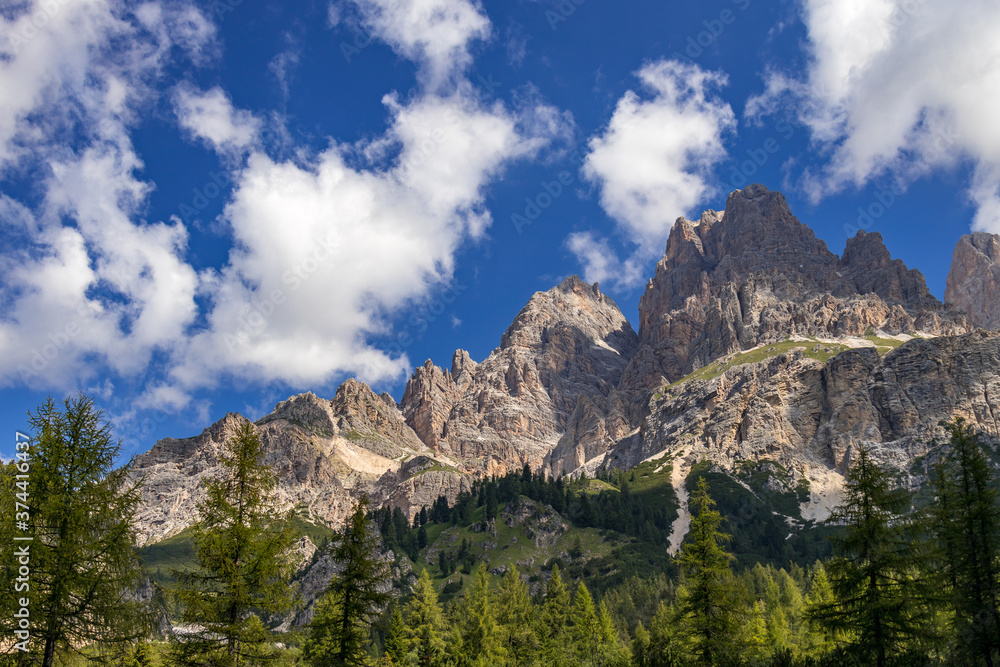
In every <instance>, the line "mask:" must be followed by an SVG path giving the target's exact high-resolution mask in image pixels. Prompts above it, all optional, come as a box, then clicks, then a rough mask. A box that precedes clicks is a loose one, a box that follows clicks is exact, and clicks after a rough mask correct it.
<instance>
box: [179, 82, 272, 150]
mask: <svg viewBox="0 0 1000 667" xmlns="http://www.w3.org/2000/svg"><path fill="white" fill-rule="evenodd" d="M174 107H175V109H176V111H177V120H178V121H179V122H180V124H181V127H183V128H184V129H186V130H188V131H189V132H191V134H192V135H194V136H195V137H197V138H199V139H203V140H205V141H207V142H208V143H210V144H211V145H212V147H213V148H214V149H215V150H217V151H220V152H223V153H227V152H233V151H238V150H241V149H244V148H247V147H248V146H250V144H252V143H253V142H254V141H256V140H257V136H258V133H259V132H260V129H261V122H260V120H259V119H257V118H255V117H254V116H253V114H251V113H250V112H248V111H244V110H236V109H233V103H232V101H231V100H230V99H229V96H228V95H226V93H225V92H224V91H223V90H222V89H221V88H219V87H215V88H212V89H211V90H208V91H204V92H202V91H198V90H195V89H193V88H191V87H190V86H181V87H178V88H177V90H176V92H175V94H174Z"/></svg>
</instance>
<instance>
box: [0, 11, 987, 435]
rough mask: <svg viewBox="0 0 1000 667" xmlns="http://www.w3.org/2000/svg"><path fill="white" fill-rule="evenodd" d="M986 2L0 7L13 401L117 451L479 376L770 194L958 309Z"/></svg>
mask: <svg viewBox="0 0 1000 667" xmlns="http://www.w3.org/2000/svg"><path fill="white" fill-rule="evenodd" d="M997 34H1000V6H998V5H996V4H995V3H992V2H977V1H969V2H965V3H962V4H961V5H960V6H957V5H947V6H945V5H943V4H942V3H933V2H931V1H930V0H881V1H872V0H865V1H860V0H836V1H834V0H797V1H792V0H788V1H784V2H773V3H764V2H762V1H760V0H710V1H708V2H698V3H693V2H691V3H663V2H645V1H634V2H629V3H612V2H605V1H602V0H561V1H552V0H537V1H531V0H521V1H517V2H511V1H507V2H499V1H482V2H476V1H474V0H335V1H333V2H297V3H274V2H264V1H263V0H218V1H216V2H214V3H207V2H202V3H193V4H192V3H187V2H184V1H182V0H176V1H175V0H154V1H150V2H145V3H124V2H117V1H115V0H43V1H40V2H36V1H23V2H16V3H7V4H6V5H4V7H3V8H2V9H0V91H2V94H0V225H2V228H3V234H4V241H5V242H4V244H3V248H2V252H3V254H4V260H5V270H4V273H3V275H2V277H0V298H2V299H3V305H4V308H3V313H2V315H0V350H2V353H0V392H2V394H0V398H2V399H3V400H2V402H0V405H2V408H0V417H2V423H3V424H6V427H7V429H8V433H9V437H8V438H6V440H2V441H0V454H5V455H9V453H10V452H11V451H13V443H14V431H15V429H18V428H24V425H25V413H26V412H27V411H28V410H33V409H34V408H35V407H36V406H37V405H38V404H39V403H40V402H41V401H42V400H43V399H44V397H45V396H47V395H53V396H55V397H57V398H59V397H63V396H65V395H67V394H68V393H70V392H73V391H85V392H88V393H90V394H92V395H93V396H94V397H95V398H96V400H97V403H98V405H99V407H101V408H103V409H104V410H105V411H106V413H107V415H108V416H109V417H111V418H112V419H113V420H114V423H115V426H116V429H117V432H118V434H119V436H120V437H121V438H122V439H123V441H124V444H125V453H126V454H130V453H137V452H141V451H144V450H146V449H148V448H149V447H150V446H151V445H152V444H153V443H154V442H155V440H156V439H157V438H160V437H164V436H173V437H186V436H189V435H194V434H196V433H198V432H200V430H201V429H202V428H204V427H205V426H207V425H209V424H210V423H211V422H213V421H215V420H217V419H218V418H220V417H221V416H222V415H224V414H225V413H226V412H228V411H237V412H242V413H244V414H247V415H248V416H251V417H253V418H257V417H260V416H262V415H263V414H265V413H266V412H268V411H269V410H270V409H271V407H273V405H274V404H275V403H276V402H277V401H279V400H283V399H284V398H287V397H288V396H290V395H293V394H296V393H299V392H302V391H307V390H312V391H314V392H315V393H317V394H318V395H321V396H332V395H333V393H334V392H335V390H336V387H337V386H338V385H339V384H340V382H342V381H343V380H344V379H346V378H347V377H351V376H355V377H359V378H361V379H363V380H366V381H368V382H369V383H370V384H371V385H372V386H373V387H374V388H375V389H376V390H377V391H388V392H390V393H391V394H392V395H393V396H395V397H396V398H397V399H398V398H400V396H401V395H402V390H403V387H404V386H405V382H406V378H407V377H408V376H409V372H410V370H411V368H412V367H413V366H414V365H418V364H421V363H423V361H424V360H425V359H428V358H430V359H432V360H433V361H434V362H435V363H436V364H438V365H444V366H447V365H448V364H449V363H450V359H451V353H452V352H453V350H454V349H456V348H459V347H461V348H465V349H468V350H469V352H470V353H471V355H472V357H473V358H474V359H477V360H479V359H482V358H484V357H485V356H486V355H488V354H489V353H490V351H491V350H492V349H493V348H494V347H496V346H497V345H498V344H499V340H500V334H501V333H502V332H503V331H504V329H505V328H506V327H507V326H508V325H509V323H510V322H511V320H512V319H513V317H514V316H515V315H516V313H517V312H518V310H519V309H520V308H521V307H522V306H523V305H524V304H525V303H526V302H527V300H528V299H529V298H530V297H531V295H532V294H533V293H534V292H535V291H538V290H545V289H548V288H550V287H552V286H553V285H555V284H556V283H558V282H559V281H560V280H561V279H562V278H563V277H565V276H567V275H570V274H573V273H576V274H580V275H582V276H584V277H585V278H586V279H587V280H590V281H595V280H596V281H600V283H601V286H602V289H603V290H604V291H605V292H606V293H608V294H610V295H612V296H613V297H614V298H615V299H616V301H617V302H618V304H619V306H621V308H622V310H623V312H624V313H625V315H626V317H628V318H629V319H630V320H631V321H632V322H633V324H635V322H636V321H637V305H638V300H639V297H640V295H641V293H642V290H643V288H644V286H645V282H646V280H647V279H648V277H649V276H651V275H652V272H653V268H654V266H655V263H656V260H657V259H658V258H659V256H660V255H661V253H662V250H663V245H664V243H665V240H666V236H667V233H668V232H669V229H670V226H671V224H672V222H673V220H674V219H675V218H677V217H678V216H680V215H686V216H688V217H697V216H698V215H700V213H701V211H702V210H704V209H706V208H714V209H721V208H723V207H724V203H725V198H726V195H727V194H728V192H729V191H731V190H733V189H735V188H737V187H740V186H742V185H744V184H746V183H751V182H761V183H764V184H765V185H767V186H768V187H770V188H771V189H778V190H781V191H783V192H784V193H785V195H786V197H787V198H788V200H789V203H790V204H791V206H792V210H793V211H794V212H795V213H796V214H797V215H798V217H799V218H800V219H801V220H802V221H803V222H805V223H806V224H808V225H810V226H811V227H812V228H813V229H814V230H815V231H816V233H817V235H818V236H819V237H820V238H822V239H824V240H825V241H826V242H827V245H828V246H829V247H830V249H831V250H833V251H834V252H837V253H840V252H842V250H843V247H844V244H845V242H846V240H847V238H848V236H849V235H853V233H854V231H855V230H856V229H857V228H859V227H862V228H866V229H868V230H869V231H878V232H880V233H882V235H883V237H884V238H885V241H886V245H887V246H888V248H889V250H890V251H891V253H892V254H893V256H894V257H899V258H902V259H903V260H904V261H905V262H906V263H907V264H908V265H909V266H911V267H916V268H919V269H920V270H921V271H922V272H923V273H924V275H925V276H926V277H927V280H928V284H929V286H930V288H931V290H932V292H934V294H935V295H937V296H938V297H939V298H940V297H942V296H943V293H944V284H945V277H946V275H947V271H948V266H949V263H950V259H951V252H952V249H953V248H954V244H955V242H956V241H957V240H958V238H959V236H961V235H962V234H964V233H968V232H969V231H970V230H971V229H982V230H987V231H993V232H997V231H1000V195H998V184H1000V124H998V123H996V121H995V109H996V108H997V106H998V103H1000V64H998V63H1000V42H997V40H996V39H995V36H996V35H997Z"/></svg>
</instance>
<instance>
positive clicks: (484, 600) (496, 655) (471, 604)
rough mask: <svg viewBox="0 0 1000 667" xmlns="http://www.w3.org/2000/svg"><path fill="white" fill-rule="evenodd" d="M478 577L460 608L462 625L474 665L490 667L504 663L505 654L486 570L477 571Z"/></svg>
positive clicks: (463, 634)
mask: <svg viewBox="0 0 1000 667" xmlns="http://www.w3.org/2000/svg"><path fill="white" fill-rule="evenodd" d="M475 576H476V580H475V583H473V585H472V586H471V588H470V590H469V592H468V593H467V594H466V596H465V598H464V599H463V600H462V603H461V605H460V606H459V622H460V624H461V631H462V639H463V641H464V643H465V646H466V653H467V657H468V660H469V662H470V664H472V665H477V666H481V667H488V666H489V665H496V664H500V663H501V662H502V660H503V657H504V650H503V646H502V645H501V643H500V642H501V638H500V626H499V624H498V622H497V610H496V606H495V604H494V601H493V593H492V592H491V591H490V579H489V574H488V573H487V572H486V566H485V565H480V566H479V567H477V568H476V574H475Z"/></svg>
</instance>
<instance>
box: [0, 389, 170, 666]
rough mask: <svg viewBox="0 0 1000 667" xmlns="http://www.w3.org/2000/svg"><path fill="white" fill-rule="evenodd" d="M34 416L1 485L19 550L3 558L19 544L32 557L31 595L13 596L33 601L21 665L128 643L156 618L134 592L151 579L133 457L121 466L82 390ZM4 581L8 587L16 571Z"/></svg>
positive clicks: (8, 536) (9, 617)
mask: <svg viewBox="0 0 1000 667" xmlns="http://www.w3.org/2000/svg"><path fill="white" fill-rule="evenodd" d="M28 417H29V422H30V424H31V428H32V430H33V431H34V438H33V439H32V440H31V442H30V444H29V445H27V446H25V447H24V449H23V450H22V451H19V452H18V456H17V459H16V460H15V461H14V462H13V463H12V464H10V465H8V466H5V475H4V486H3V488H2V490H0V492H2V494H3V499H2V501H0V502H2V503H3V514H2V519H0V521H2V522H3V523H4V529H3V531H2V533H3V538H4V540H5V541H4V543H3V546H4V549H8V548H13V549H14V550H15V552H14V554H13V555H11V554H10V553H9V552H6V553H7V555H8V556H9V557H8V558H4V561H5V562H4V566H5V567H9V566H10V565H11V564H12V563H13V564H14V567H16V563H17V561H18V560H19V559H20V557H17V558H15V556H16V555H17V552H18V550H20V549H25V550H26V551H27V553H26V558H27V559H28V563H30V577H31V578H30V582H29V583H30V595H26V592H21V593H18V594H17V597H28V598H29V599H30V601H31V602H30V613H31V617H30V618H31V623H32V630H31V638H30V640H29V644H28V648H29V649H30V653H28V654H25V655H22V656H21V657H22V660H23V662H22V664H41V665H44V666H45V667H49V666H50V665H53V664H55V662H56V661H57V660H58V659H59V657H60V654H65V653H66V652H67V651H72V650H74V647H79V646H81V645H84V644H90V643H95V642H96V643H100V644H104V645H105V646H106V647H107V648H108V649H109V650H111V651H112V652H120V651H122V650H126V649H127V648H128V645H129V644H131V643H132V642H135V641H137V640H139V639H142V638H144V637H145V635H146V634H147V633H148V632H149V630H150V627H151V623H152V612H151V610H150V608H149V607H148V606H146V605H144V604H141V603H140V602H138V601H137V600H135V598H134V597H133V596H132V595H131V593H132V592H134V591H136V590H138V588H139V586H140V584H141V583H142V581H143V580H144V579H145V575H144V573H143V571H142V569H141V565H140V562H139V559H138V557H137V555H136V551H135V544H136V533H135V525H134V524H135V517H136V511H137V509H138V506H139V502H140V497H139V493H140V487H141V484H142V481H141V480H138V479H135V478H134V477H133V476H132V475H131V474H130V467H131V462H129V463H128V464H126V465H125V466H122V467H119V468H117V469H115V467H114V465H115V459H116V458H117V457H118V454H119V451H120V444H119V443H117V442H115V441H114V440H113V437H112V432H111V424H110V423H109V422H107V421H105V420H104V416H103V413H102V412H101V411H100V410H97V409H95V408H94V404H93V401H92V400H91V399H89V398H87V397H86V396H82V395H79V396H75V397H72V398H69V399H66V400H65V401H64V402H63V404H62V408H59V407H58V406H57V405H56V404H55V402H54V401H53V400H52V399H51V398H50V399H48V400H46V401H45V402H44V403H43V404H42V405H41V406H39V408H38V411H37V413H36V414H34V415H31V414H29V415H28ZM18 475H26V477H22V478H20V479H18ZM15 502H18V503H21V505H22V506H23V505H27V506H28V507H27V509H22V506H15ZM22 512H26V514H22ZM15 520H16V521H18V522H22V521H23V522H25V524H26V525H25V524H22V523H18V524H14V523H13V522H14V521H15ZM14 536H17V537H26V536H27V537H33V540H31V541H28V540H22V541H17V542H15V541H13V537H14ZM22 562H23V561H22ZM6 582H8V583H5V587H6V588H9V589H11V590H12V589H13V588H14V582H13V577H10V578H8V579H7V580H6ZM19 608H20V606H19V605H18V609H19ZM14 611H15V610H13V609H7V610H4V616H3V618H2V619H0V627H2V628H3V630H4V632H3V635H4V637H5V640H8V639H10V638H12V637H14V635H13V630H14V628H16V627H17V626H16V625H14V626H13V627H11V626H10V625H8V624H10V623H11V621H13V622H14V623H17V619H15V618H14V617H13V613H14ZM4 626H6V627H4Z"/></svg>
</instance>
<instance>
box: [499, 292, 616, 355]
mask: <svg viewBox="0 0 1000 667" xmlns="http://www.w3.org/2000/svg"><path fill="white" fill-rule="evenodd" d="M554 328H559V329H561V330H563V331H567V330H569V329H573V330H574V331H575V332H577V333H578V334H579V335H582V336H585V337H587V338H589V339H591V340H601V341H605V342H606V343H607V344H609V345H610V346H611V347H612V348H614V349H616V350H617V351H618V352H619V353H620V352H622V351H624V348H627V347H628V345H629V341H630V340H631V338H634V337H635V333H634V332H633V331H632V325H630V324H629V322H628V320H626V319H625V316H624V315H622V312H621V310H619V309H618V305H617V304H616V303H615V302H614V300H613V299H611V297H609V296H606V295H604V294H602V293H601V290H600V287H599V286H598V284H597V283H594V284H593V285H590V284H588V283H586V282H584V281H583V280H581V279H580V278H579V277H578V276H569V277H568V278H566V279H565V280H563V281H562V282H561V283H559V284H558V285H557V286H556V287H553V288H552V289H550V290H548V291H546V292H535V294H534V295H533V296H532V297H531V299H530V300H529V301H528V303H527V305H526V306H525V307H524V308H522V309H521V312H519V313H518V314H517V316H516V317H515V318H514V321H513V322H512V323H511V325H510V326H509V327H508V328H507V331H505V332H504V334H503V336H501V337H500V349H506V348H509V347H524V348H529V349H541V348H543V347H545V346H546V345H548V344H550V343H552V336H551V334H552V333H553V331H554ZM606 339H607V340H606ZM619 348H622V349H619Z"/></svg>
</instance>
